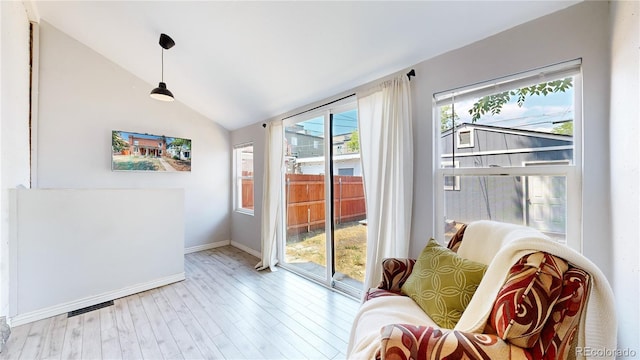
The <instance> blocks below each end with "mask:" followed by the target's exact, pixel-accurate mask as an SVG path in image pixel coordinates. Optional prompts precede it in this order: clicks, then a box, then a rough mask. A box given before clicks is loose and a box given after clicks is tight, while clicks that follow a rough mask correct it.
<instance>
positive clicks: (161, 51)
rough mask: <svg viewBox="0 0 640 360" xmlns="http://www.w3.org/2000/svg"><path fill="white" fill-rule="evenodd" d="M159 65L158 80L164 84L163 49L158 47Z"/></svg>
mask: <svg viewBox="0 0 640 360" xmlns="http://www.w3.org/2000/svg"><path fill="white" fill-rule="evenodd" d="M160 59H161V60H160V63H161V64H162V65H161V66H162V69H161V70H160V79H161V80H162V82H164V49H163V48H162V47H160Z"/></svg>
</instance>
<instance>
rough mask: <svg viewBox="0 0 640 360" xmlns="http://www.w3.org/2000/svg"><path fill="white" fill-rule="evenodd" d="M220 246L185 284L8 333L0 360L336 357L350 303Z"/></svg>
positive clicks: (193, 267) (345, 335)
mask: <svg viewBox="0 0 640 360" xmlns="http://www.w3.org/2000/svg"><path fill="white" fill-rule="evenodd" d="M257 262H258V259H257V258H255V257H253V256H251V255H249V254H247V253H245V252H243V251H241V250H238V249H236V248H233V247H230V246H226V247H222V248H217V249H213V250H208V251H201V252H198V253H193V254H188V255H186V256H185V272H186V278H187V279H186V280H185V281H182V282H179V283H175V284H171V285H168V286H164V287H162V288H159V289H154V290H150V291H146V292H143V293H139V294H135V295H131V296H128V297H125V298H122V299H118V300H115V301H114V303H115V304H114V306H110V307H106V308H102V309H99V310H95V311H92V312H88V313H85V314H82V315H78V316H74V317H71V318H67V315H66V314H63V315H59V316H56V317H52V318H48V319H44V320H40V321H36V322H33V323H30V324H26V325H22V326H18V327H15V328H12V329H11V330H12V334H11V337H10V338H9V341H8V343H7V349H5V351H4V352H3V353H2V354H0V359H101V358H103V359H142V358H144V359H163V358H164V359H182V358H185V359H203V358H207V359H208V358H226V359H309V358H313V359H341V358H345V352H346V347H347V342H348V339H349V330H350V326H351V322H352V320H353V317H354V315H355V312H356V310H357V308H358V302H357V301H355V300H353V299H351V298H348V297H346V296H343V295H341V294H339V293H335V292H333V291H331V290H328V289H326V288H324V287H322V286H320V285H317V284H314V283H311V282H309V281H307V280H305V279H303V278H301V277H299V276H297V275H295V274H292V273H290V272H288V271H286V270H283V269H280V270H279V271H276V272H269V271H263V272H257V271H255V270H254V269H253V266H254V265H255V264H256V263H257Z"/></svg>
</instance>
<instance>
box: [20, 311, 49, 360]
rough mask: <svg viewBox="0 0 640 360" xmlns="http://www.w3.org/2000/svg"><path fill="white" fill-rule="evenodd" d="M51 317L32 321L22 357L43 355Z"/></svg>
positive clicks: (36, 357)
mask: <svg viewBox="0 0 640 360" xmlns="http://www.w3.org/2000/svg"><path fill="white" fill-rule="evenodd" d="M51 321H52V319H51V318H48V319H43V320H40V321H36V322H34V323H32V325H31V329H30V330H29V334H28V335H27V339H26V341H25V343H24V346H23V348H22V352H21V353H20V359H25V360H29V359H38V358H40V357H41V356H42V351H43V347H44V340H45V338H46V332H47V331H48V330H49V326H50V325H51Z"/></svg>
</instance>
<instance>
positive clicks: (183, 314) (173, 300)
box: [158, 286, 224, 359]
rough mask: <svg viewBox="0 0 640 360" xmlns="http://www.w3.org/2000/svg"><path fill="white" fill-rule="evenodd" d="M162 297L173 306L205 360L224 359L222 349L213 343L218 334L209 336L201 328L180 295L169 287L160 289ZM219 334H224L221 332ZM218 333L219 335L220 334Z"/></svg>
mask: <svg viewBox="0 0 640 360" xmlns="http://www.w3.org/2000/svg"><path fill="white" fill-rule="evenodd" d="M158 290H159V291H160V292H161V293H162V295H163V296H164V297H165V298H166V299H167V302H168V303H169V304H170V305H171V307H172V308H173V310H175V312H176V314H177V315H178V318H179V319H180V321H182V324H183V325H184V327H185V329H186V330H187V332H188V333H189V335H190V336H191V337H192V338H193V341H194V342H195V343H196V345H197V346H198V349H199V350H200V352H201V353H202V355H203V358H205V359H224V355H223V354H222V352H220V349H218V347H217V346H216V345H215V343H214V342H213V341H212V337H211V336H215V335H217V334H216V333H213V334H211V336H209V334H207V333H206V331H205V330H204V329H203V328H202V326H200V323H198V320H196V318H195V317H194V316H193V314H192V313H191V310H189V308H188V307H187V306H186V305H185V304H184V303H183V302H182V299H181V298H180V296H178V294H177V293H176V292H175V291H174V290H173V289H172V288H171V287H169V286H163V287H162V288H160V289H158ZM219 333H222V331H221V330H220V332H219ZM219 333H218V334H219Z"/></svg>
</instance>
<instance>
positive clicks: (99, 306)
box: [67, 300, 113, 318]
mask: <svg viewBox="0 0 640 360" xmlns="http://www.w3.org/2000/svg"><path fill="white" fill-rule="evenodd" d="M111 305H113V300H111V301H107V302H103V303H100V304H95V305H91V306H87V307H86V308H82V309H78V310H73V311H69V313H68V314H67V317H68V318H70V317H72V316H76V315H80V314H84V313H88V312H89V311H93V310H98V309H102V308H103V307H107V306H111Z"/></svg>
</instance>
